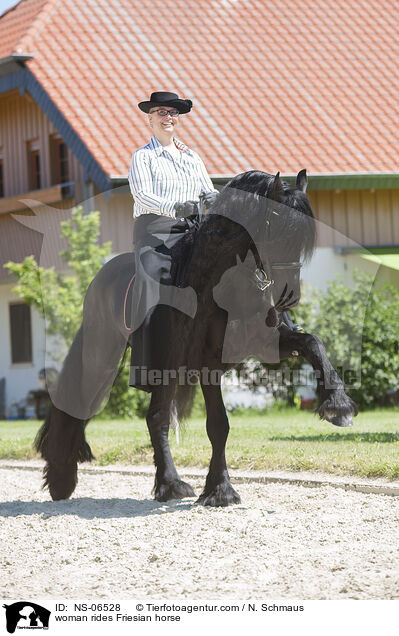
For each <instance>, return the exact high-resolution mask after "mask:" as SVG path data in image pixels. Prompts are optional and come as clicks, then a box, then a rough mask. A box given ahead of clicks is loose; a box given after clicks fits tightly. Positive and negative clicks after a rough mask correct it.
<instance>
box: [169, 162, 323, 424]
mask: <svg viewBox="0 0 399 636" xmlns="http://www.w3.org/2000/svg"><path fill="white" fill-rule="evenodd" d="M260 229H261V230H262V231H263V235H262V236H260V240H261V241H263V242H264V244H265V245H266V251H267V244H270V245H271V244H274V245H275V244H276V243H278V244H279V248H278V250H279V252H280V253H281V256H282V258H281V259H279V260H280V261H284V258H283V257H284V256H285V260H286V261H288V260H290V255H291V254H296V255H298V254H301V256H302V258H303V259H304V260H308V259H310V257H311V255H312V253H313V250H314V248H315V243H316V229H315V220H314V216H313V213H312V210H311V207H310V204H309V201H308V198H307V196H306V194H305V193H304V192H303V191H301V190H299V189H297V188H295V187H292V186H290V185H289V184H288V183H287V182H285V181H282V180H280V179H279V178H276V177H275V176H274V175H270V174H267V173H265V172H261V171H257V170H252V171H250V172H244V173H242V174H239V175H237V176H236V177H234V178H233V179H232V180H231V181H229V183H227V184H226V186H225V187H224V188H223V189H222V190H221V192H220V194H219V196H218V198H217V199H216V202H215V203H214V204H213V206H212V207H211V208H210V209H209V210H208V212H207V214H206V216H205V218H204V219H203V220H202V222H201V223H200V226H199V227H198V228H193V229H191V230H190V231H189V232H187V233H186V235H185V236H184V237H183V238H182V240H181V244H182V245H181V247H182V248H183V251H182V253H181V255H182V256H183V255H184V251H185V250H187V252H186V253H187V254H190V257H189V258H188V260H187V261H186V263H185V270H186V272H185V279H186V282H187V284H188V285H190V286H192V287H193V288H194V289H195V291H196V292H197V295H198V298H199V300H200V301H202V302H201V316H200V318H199V320H187V317H186V316H182V317H181V325H178V324H176V327H175V329H176V332H175V333H176V342H175V343H174V342H171V350H174V351H176V350H179V351H180V352H181V353H182V357H181V361H180V363H181V364H182V365H189V367H190V368H193V369H198V368H199V366H198V365H200V364H201V363H200V356H201V352H202V351H203V348H204V345H205V338H206V332H207V330H208V328H209V322H208V318H210V317H211V314H212V312H214V304H213V302H212V289H213V288H214V286H215V285H216V284H217V282H218V281H217V279H216V278H215V274H214V273H215V272H216V271H219V272H220V263H221V261H223V262H225V263H226V269H227V268H228V267H231V266H232V264H233V262H234V261H235V258H236V255H239V256H240V257H241V259H243V258H244V257H245V255H246V253H247V251H248V249H249V248H250V246H251V244H252V245H253V241H252V238H251V237H253V236H255V235H258V234H259V230H260ZM208 314H209V316H208ZM177 334H178V335H177ZM172 340H173V337H172ZM191 393H192V391H190V387H180V388H179V390H178V394H177V398H178V403H180V406H182V405H183V408H180V409H179V410H180V412H182V411H183V412H184V410H186V409H185V407H187V405H188V403H189V401H190V399H189V395H190V394H191Z"/></svg>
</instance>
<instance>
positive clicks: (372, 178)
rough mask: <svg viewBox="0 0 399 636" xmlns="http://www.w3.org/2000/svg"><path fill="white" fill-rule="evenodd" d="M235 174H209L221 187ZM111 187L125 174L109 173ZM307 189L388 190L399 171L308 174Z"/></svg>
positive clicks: (398, 182) (288, 177) (287, 177)
mask: <svg viewBox="0 0 399 636" xmlns="http://www.w3.org/2000/svg"><path fill="white" fill-rule="evenodd" d="M235 176H236V175H233V174H231V175H222V174H213V175H210V177H211V179H212V183H213V184H214V185H215V186H220V187H223V186H224V185H226V183H228V182H229V181H230V180H231V179H232V178H233V177H235ZM280 176H281V178H282V179H283V180H284V181H287V182H288V183H289V184H290V185H295V181H296V174H295V175H293V174H281V175H280ZM110 181H111V184H112V188H118V187H121V186H124V185H128V179H127V176H126V177H125V176H123V175H114V176H113V175H111V177H110ZM308 182H309V183H308V191H317V190H388V189H394V188H398V189H399V172H364V173H357V172H344V173H314V174H308Z"/></svg>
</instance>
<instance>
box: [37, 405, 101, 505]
mask: <svg viewBox="0 0 399 636" xmlns="http://www.w3.org/2000/svg"><path fill="white" fill-rule="evenodd" d="M85 426H86V422H84V421H83V420H78V419H76V418H74V417H71V416H70V415H68V414H67V413H64V412H63V411H60V410H59V409H57V408H56V407H55V406H52V407H51V409H50V411H49V413H48V415H47V418H46V420H45V422H44V424H43V426H42V427H41V428H40V430H39V432H38V434H37V436H36V439H35V447H36V450H37V451H39V452H40V453H41V455H42V457H43V458H44V459H45V460H46V466H45V468H44V470H43V477H44V486H48V489H49V492H50V495H51V498H52V499H53V500H54V501H56V500H58V499H68V497H70V496H71V495H72V493H73V491H74V490H75V488H76V484H77V482H78V476H77V473H78V462H84V461H91V460H92V459H93V455H92V452H91V449H90V446H89V445H88V443H87V442H86V439H85V433H84V430H85Z"/></svg>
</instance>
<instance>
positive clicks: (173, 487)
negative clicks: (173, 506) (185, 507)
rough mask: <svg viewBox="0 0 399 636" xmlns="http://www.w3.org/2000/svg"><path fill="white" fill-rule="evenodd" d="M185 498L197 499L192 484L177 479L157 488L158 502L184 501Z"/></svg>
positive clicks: (156, 497) (156, 496)
mask: <svg viewBox="0 0 399 636" xmlns="http://www.w3.org/2000/svg"><path fill="white" fill-rule="evenodd" d="M185 497H195V492H194V490H193V489H192V488H191V486H190V484H187V483H186V482H185V481H181V480H180V479H175V480H174V481H171V482H169V483H168V484H158V485H157V486H156V488H155V499H156V500H157V501H169V500H170V499H184V498H185Z"/></svg>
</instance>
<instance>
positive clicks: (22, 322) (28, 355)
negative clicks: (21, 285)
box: [10, 303, 32, 364]
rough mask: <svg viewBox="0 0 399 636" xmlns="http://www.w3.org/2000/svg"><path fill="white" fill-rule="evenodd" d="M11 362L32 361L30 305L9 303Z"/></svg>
mask: <svg viewBox="0 0 399 636" xmlns="http://www.w3.org/2000/svg"><path fill="white" fill-rule="evenodd" d="M10 334H11V362H12V363H13V364H17V363H18V362H32V327H31V315H30V307H29V305H27V304H25V303H15V304H14V303H13V304H10Z"/></svg>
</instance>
